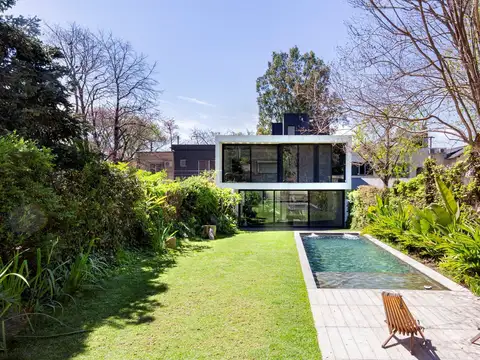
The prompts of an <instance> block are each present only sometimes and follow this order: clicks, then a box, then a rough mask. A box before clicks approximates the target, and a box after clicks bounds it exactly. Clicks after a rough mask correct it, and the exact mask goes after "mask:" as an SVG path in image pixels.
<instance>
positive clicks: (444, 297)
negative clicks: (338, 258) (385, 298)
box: [308, 289, 480, 360]
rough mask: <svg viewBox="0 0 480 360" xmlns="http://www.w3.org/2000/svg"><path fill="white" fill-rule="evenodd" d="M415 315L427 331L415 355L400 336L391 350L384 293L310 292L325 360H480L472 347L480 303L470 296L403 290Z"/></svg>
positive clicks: (478, 351)
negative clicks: (471, 341)
mask: <svg viewBox="0 0 480 360" xmlns="http://www.w3.org/2000/svg"><path fill="white" fill-rule="evenodd" d="M400 292H401V294H402V295H403V298H404V300H405V302H406V304H407V306H408V307H409V309H410V311H411V312H412V314H413V316H414V317H416V318H418V319H419V320H420V323H421V325H422V326H424V327H425V337H426V339H427V344H426V345H425V346H423V345H422V346H421V345H420V343H421V341H420V338H417V340H418V342H417V344H416V346H415V353H414V354H413V355H411V354H410V351H409V338H408V337H403V336H398V339H399V340H400V341H399V342H397V341H395V339H392V340H391V341H390V343H389V346H388V347H387V348H386V349H382V347H381V344H382V343H383V342H384V341H385V339H386V338H387V337H388V328H387V325H386V324H385V322H384V320H385V312H384V309H383V305H382V299H381V291H380V290H363V289H309V290H308V293H309V299H310V304H311V308H312V313H313V317H314V321H315V327H316V329H317V332H318V342H319V345H320V349H321V351H322V356H323V359H324V360H344V359H345V360H346V359H355V360H356V359H372V360H373V359H422V360H423V359H442V360H450V359H452V360H478V359H480V345H475V344H471V343H470V341H469V340H470V338H472V337H473V336H474V335H475V334H477V333H478V330H477V324H478V322H479V320H480V301H479V300H478V298H477V297H475V296H473V295H472V294H470V293H469V292H466V291H461V292H457V291H418V290H401V291H400Z"/></svg>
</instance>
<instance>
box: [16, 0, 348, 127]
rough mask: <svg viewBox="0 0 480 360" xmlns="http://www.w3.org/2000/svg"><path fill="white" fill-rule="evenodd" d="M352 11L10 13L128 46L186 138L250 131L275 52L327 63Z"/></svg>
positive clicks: (56, 3)
mask: <svg viewBox="0 0 480 360" xmlns="http://www.w3.org/2000/svg"><path fill="white" fill-rule="evenodd" d="M353 11H354V10H353V9H352V8H351V7H350V6H349V5H348V3H347V1H346V0H297V1H292V0H290V1H287V0H275V1H273V0H257V1H254V0H243V1H227V0H223V1H221V0H197V1H193V0H191V1H184V0H170V1H162V0H156V1H155V0H136V1H131V0H81V1H80V0H18V1H17V6H16V7H15V8H14V10H13V12H14V13H18V14H23V15H37V16H38V17H39V18H40V19H42V20H43V21H45V22H47V23H50V24H60V25H62V24H68V23H70V22H77V23H79V24H81V25H84V26H86V27H89V28H90V29H92V30H96V29H103V30H111V31H112V32H113V33H114V35H115V36H117V37H121V38H123V39H125V40H128V41H130V42H131V43H132V45H133V46H134V48H135V49H136V50H137V51H139V52H143V53H145V54H147V55H148V56H149V59H150V60H151V61H152V62H154V61H156V62H157V64H158V65H157V66H158V67H157V73H156V75H155V76H156V78H157V79H158V81H159V83H160V87H161V88H162V89H163V90H164V93H163V95H162V96H161V97H160V103H159V106H160V109H161V110H162V113H163V115H164V116H166V117H174V118H175V119H176V121H177V123H178V124H179V125H180V127H181V133H182V135H183V136H187V134H188V133H189V131H190V129H191V128H193V127H199V128H211V129H214V130H218V131H224V130H226V129H229V130H237V131H242V130H245V129H247V128H248V129H252V130H253V129H254V128H255V125H256V118H257V113H258V109H257V104H256V91H255V81H256V79H257V77H259V76H261V75H262V74H263V73H264V72H265V70H266V66H267V62H268V61H269V60H270V58H271V53H272V51H287V50H288V49H289V48H290V47H292V46H294V45H298V46H299V48H300V50H301V51H303V52H305V51H309V50H313V51H315V53H316V54H317V55H318V56H319V57H321V58H323V59H324V60H325V61H326V62H330V61H332V60H334V59H335V56H336V48H337V46H339V45H342V44H344V43H345V42H346V41H347V33H346V27H345V25H344V22H345V21H346V20H349V19H350V18H351V16H352V15H353Z"/></svg>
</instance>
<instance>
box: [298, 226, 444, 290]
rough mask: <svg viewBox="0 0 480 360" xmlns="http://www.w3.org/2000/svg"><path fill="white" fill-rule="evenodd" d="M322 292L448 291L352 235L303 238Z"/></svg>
mask: <svg viewBox="0 0 480 360" xmlns="http://www.w3.org/2000/svg"><path fill="white" fill-rule="evenodd" d="M301 238H302V241H303V245H304V248H305V252H306V254H307V258H308V261H309V263H310V268H311V269H312V273H313V276H314V279H315V282H316V284H317V287H319V288H350V289H411V290H423V289H424V288H425V286H427V287H431V289H432V290H446V288H445V287H443V286H442V285H440V284H439V283H437V282H436V281H434V280H432V279H430V278H429V277H428V276H426V275H424V274H422V273H421V272H419V271H418V270H416V269H414V268H413V267H411V266H410V265H408V264H406V263H405V262H403V261H401V260H400V259H398V258H397V257H396V256H394V255H392V254H390V253H389V252H387V251H385V250H383V249H382V248H380V247H378V246H376V245H375V244H373V243H372V242H371V241H369V240H368V239H365V238H363V237H362V236H359V235H351V234H315V235H314V234H302V235H301Z"/></svg>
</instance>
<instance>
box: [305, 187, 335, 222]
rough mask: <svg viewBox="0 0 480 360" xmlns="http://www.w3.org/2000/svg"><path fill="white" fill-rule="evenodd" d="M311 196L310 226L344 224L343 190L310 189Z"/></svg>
mask: <svg viewBox="0 0 480 360" xmlns="http://www.w3.org/2000/svg"><path fill="white" fill-rule="evenodd" d="M309 196H310V198H309V211H310V226H316V227H325V226H335V227H342V226H343V211H344V201H343V192H342V191H310V192H309Z"/></svg>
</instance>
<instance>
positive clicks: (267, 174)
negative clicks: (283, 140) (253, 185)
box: [251, 145, 278, 183]
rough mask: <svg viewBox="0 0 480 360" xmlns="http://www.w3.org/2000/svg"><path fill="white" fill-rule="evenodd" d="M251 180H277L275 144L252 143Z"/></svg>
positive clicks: (268, 181)
mask: <svg viewBox="0 0 480 360" xmlns="http://www.w3.org/2000/svg"><path fill="white" fill-rule="evenodd" d="M251 149H252V182H267V183H271V182H277V178H278V161H277V159H278V151H277V146H276V145H252V147H251Z"/></svg>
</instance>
